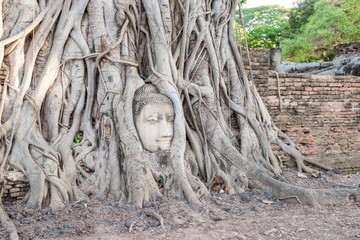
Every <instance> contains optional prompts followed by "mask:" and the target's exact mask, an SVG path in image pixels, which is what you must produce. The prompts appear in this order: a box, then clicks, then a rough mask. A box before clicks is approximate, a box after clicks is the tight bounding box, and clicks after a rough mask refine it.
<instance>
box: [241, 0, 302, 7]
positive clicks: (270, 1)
mask: <svg viewBox="0 0 360 240" xmlns="http://www.w3.org/2000/svg"><path fill="white" fill-rule="evenodd" d="M296 2H297V0H247V3H246V4H245V5H244V6H243V8H253V7H258V6H263V5H280V6H283V7H287V8H291V7H294V6H295V3H296Z"/></svg>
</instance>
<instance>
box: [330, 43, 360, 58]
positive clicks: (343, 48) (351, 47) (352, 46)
mask: <svg viewBox="0 0 360 240" xmlns="http://www.w3.org/2000/svg"><path fill="white" fill-rule="evenodd" d="M336 51H337V55H339V56H341V55H347V54H356V53H359V52H360V43H358V42H356V43H346V44H339V45H337V46H336Z"/></svg>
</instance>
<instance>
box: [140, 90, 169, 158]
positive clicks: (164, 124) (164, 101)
mask: <svg viewBox="0 0 360 240" xmlns="http://www.w3.org/2000/svg"><path fill="white" fill-rule="evenodd" d="M174 115H175V114H174V108H173V105H172V103H171V100H170V99H169V98H168V97H166V96H165V95H163V94H161V93H160V92H159V91H158V90H157V88H156V87H155V86H153V85H151V84H144V85H143V86H142V87H141V88H139V89H138V90H136V92H135V96H134V101H133V117H134V123H135V127H136V130H137V133H138V135H139V137H140V141H141V144H142V146H143V148H144V149H146V150H148V151H149V152H157V151H163V150H167V149H169V148H170V145H171V140H172V137H173V132H174V129H173V125H174Z"/></svg>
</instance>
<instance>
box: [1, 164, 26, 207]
mask: <svg viewBox="0 0 360 240" xmlns="http://www.w3.org/2000/svg"><path fill="white" fill-rule="evenodd" d="M5 180H6V185H5V189H4V193H3V196H2V197H3V200H4V201H15V200H21V199H23V198H24V197H25V195H26V193H27V192H28V191H29V189H30V184H29V182H28V181H27V179H26V177H25V176H24V174H22V173H21V172H17V171H11V172H8V173H7V174H6V175H5Z"/></svg>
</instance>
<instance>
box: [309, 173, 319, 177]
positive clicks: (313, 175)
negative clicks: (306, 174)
mask: <svg viewBox="0 0 360 240" xmlns="http://www.w3.org/2000/svg"><path fill="white" fill-rule="evenodd" d="M311 176H312V177H314V178H318V177H319V174H317V173H312V174H311Z"/></svg>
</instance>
